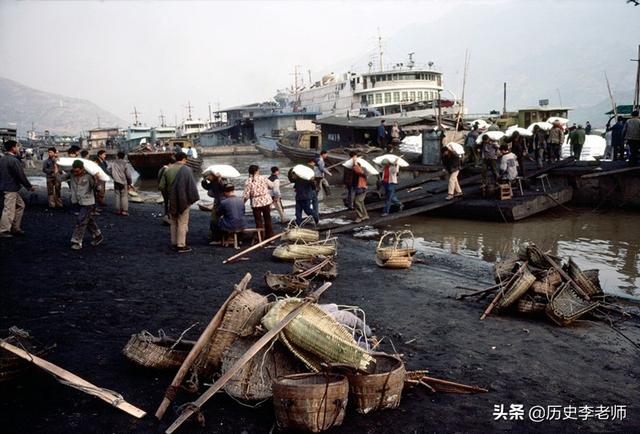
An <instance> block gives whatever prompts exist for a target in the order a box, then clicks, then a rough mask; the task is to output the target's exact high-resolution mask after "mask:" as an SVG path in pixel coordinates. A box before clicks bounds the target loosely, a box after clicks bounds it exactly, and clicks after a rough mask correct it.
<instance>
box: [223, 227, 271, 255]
mask: <svg viewBox="0 0 640 434" xmlns="http://www.w3.org/2000/svg"><path fill="white" fill-rule="evenodd" d="M245 233H250V234H253V238H252V239H251V245H252V246H253V245H254V244H256V243H260V242H262V234H264V229H263V228H246V229H244V230H242V231H239V232H229V233H227V234H225V235H224V236H223V237H222V247H227V246H230V245H231V240H232V239H233V248H234V249H236V250H238V249H240V246H239V243H238V234H245ZM256 240H257V241H256Z"/></svg>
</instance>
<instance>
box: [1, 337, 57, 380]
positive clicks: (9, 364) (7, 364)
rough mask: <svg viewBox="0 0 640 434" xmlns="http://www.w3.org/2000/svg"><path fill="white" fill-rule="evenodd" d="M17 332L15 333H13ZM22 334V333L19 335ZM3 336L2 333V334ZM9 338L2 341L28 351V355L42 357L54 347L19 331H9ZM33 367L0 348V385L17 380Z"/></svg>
mask: <svg viewBox="0 0 640 434" xmlns="http://www.w3.org/2000/svg"><path fill="white" fill-rule="evenodd" d="M14 330H15V331H17V333H16V332H14ZM19 332H23V333H19ZM3 334H4V333H3ZM8 335H9V336H7V337H6V338H4V341H5V342H7V343H9V344H11V345H14V346H17V347H19V348H22V349H24V350H25V351H28V352H29V353H30V354H33V355H34V356H38V357H43V356H45V355H47V354H48V353H50V352H51V350H52V349H53V348H54V347H55V345H52V346H48V347H47V346H45V345H44V344H42V343H41V342H38V341H37V340H36V339H34V338H33V337H32V336H30V335H29V334H28V333H27V332H25V331H24V330H20V329H14V328H12V329H9V333H8ZM33 366H34V365H32V364H31V363H29V362H27V361H26V360H24V359H23V358H21V357H18V356H16V355H15V354H13V353H11V352H9V351H7V350H5V349H3V348H0V383H3V382H5V381H9V380H12V379H15V378H19V377H21V376H23V375H25V374H27V373H28V372H29V371H30V370H31V369H32V368H33Z"/></svg>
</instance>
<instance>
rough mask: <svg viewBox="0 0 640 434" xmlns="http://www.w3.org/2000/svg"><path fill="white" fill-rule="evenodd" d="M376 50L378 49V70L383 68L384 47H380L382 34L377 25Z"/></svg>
mask: <svg viewBox="0 0 640 434" xmlns="http://www.w3.org/2000/svg"><path fill="white" fill-rule="evenodd" d="M378 50H380V71H383V70H384V49H383V48H382V35H381V34H380V27H378Z"/></svg>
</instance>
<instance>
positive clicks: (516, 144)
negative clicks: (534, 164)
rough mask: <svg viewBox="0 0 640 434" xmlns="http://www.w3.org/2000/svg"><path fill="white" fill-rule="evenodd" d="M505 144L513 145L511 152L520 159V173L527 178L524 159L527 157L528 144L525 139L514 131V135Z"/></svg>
mask: <svg viewBox="0 0 640 434" xmlns="http://www.w3.org/2000/svg"><path fill="white" fill-rule="evenodd" d="M505 142H506V143H511V152H513V153H514V154H515V155H516V158H517V159H518V173H519V174H520V176H526V174H525V169H524V157H525V156H526V155H527V144H526V143H525V142H524V138H523V137H522V136H521V135H520V133H519V132H517V131H514V132H513V135H512V136H511V137H509V138H507V139H506V140H505Z"/></svg>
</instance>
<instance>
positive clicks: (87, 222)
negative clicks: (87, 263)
mask: <svg viewBox="0 0 640 434" xmlns="http://www.w3.org/2000/svg"><path fill="white" fill-rule="evenodd" d="M94 208H95V207H94V206H93V205H80V210H79V212H78V218H77V220H76V227H75V229H74V230H73V235H72V236H71V242H72V243H73V244H80V245H82V239H83V238H84V233H85V232H86V230H87V229H89V232H90V233H91V235H92V236H93V238H96V237H97V236H98V235H100V229H98V225H97V224H96V218H95V217H94V215H93V210H94Z"/></svg>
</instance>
